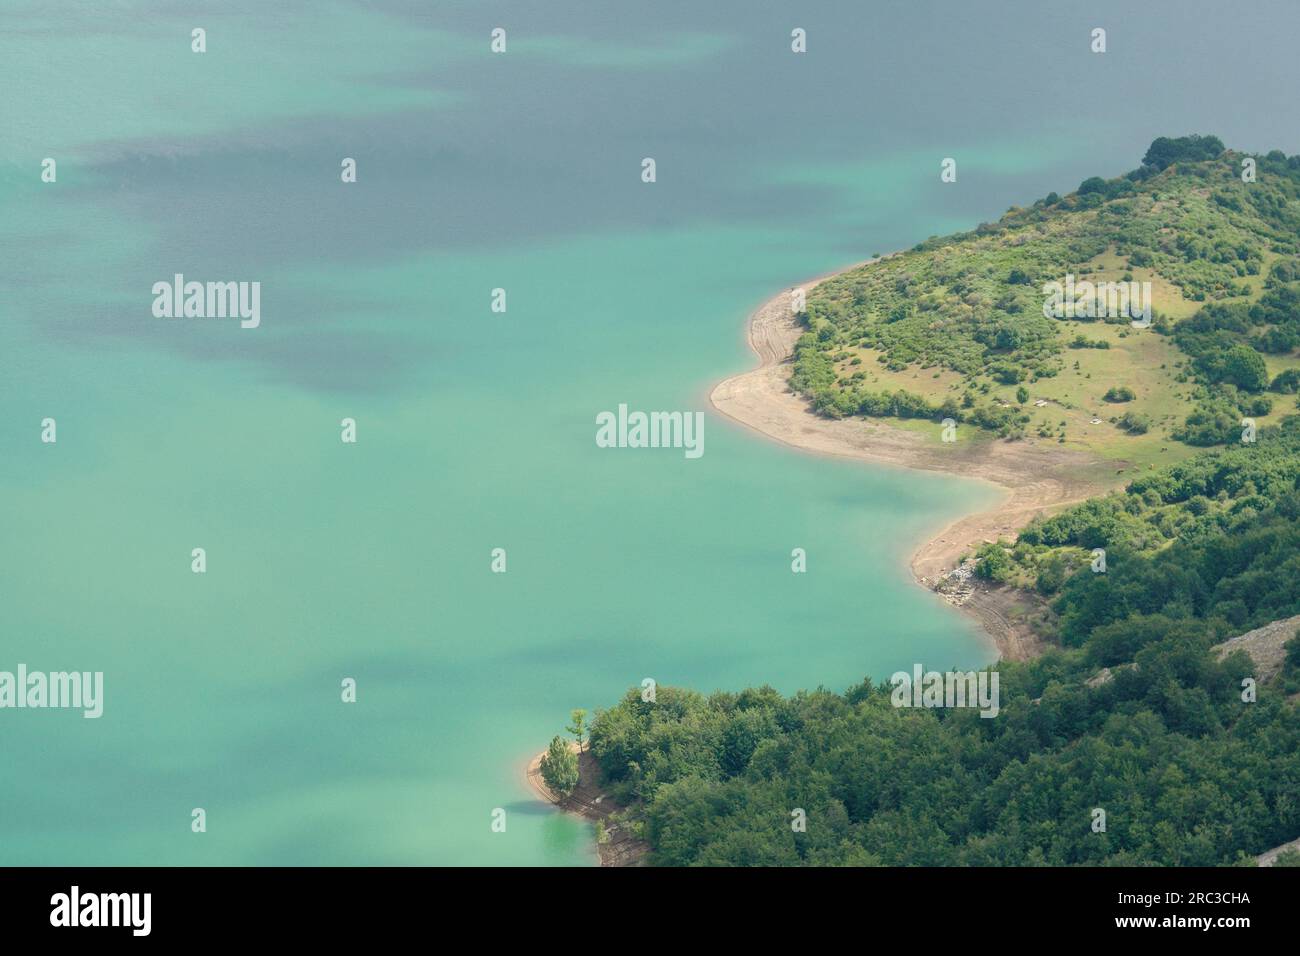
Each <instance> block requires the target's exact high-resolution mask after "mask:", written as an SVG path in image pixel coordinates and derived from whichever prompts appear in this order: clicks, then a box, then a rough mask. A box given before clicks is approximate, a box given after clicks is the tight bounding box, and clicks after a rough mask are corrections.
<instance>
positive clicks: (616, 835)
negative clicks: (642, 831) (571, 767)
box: [524, 741, 650, 866]
mask: <svg viewBox="0 0 1300 956" xmlns="http://www.w3.org/2000/svg"><path fill="white" fill-rule="evenodd" d="M569 750H570V751H574V752H577V751H578V744H577V743H576V742H575V741H570V742H569ZM544 756H546V751H545V750H543V751H542V752H541V753H539V754H538V755H537V756H536V757H534V758H533V759H532V760H531V761H529V763H528V766H527V767H526V768H525V769H524V779H525V780H526V781H527V782H528V786H529V787H531V788H532V790H533V792H534V793H535V794H537V796H538V797H540V798H541V799H542V800H545V801H546V802H547V803H553V804H555V805H556V806H557V807H559V808H560V809H561V810H563V811H564V812H566V813H572V814H574V815H575V816H579V817H583V818H584V819H587V820H591V821H592V822H593V823H594V822H596V821H598V820H599V821H603V822H604V823H605V827H606V830H605V832H606V835H607V839H606V840H605V842H604V843H598V844H597V845H596V853H597V855H598V856H599V858H600V865H601V866H643V865H644V863H645V855H646V853H648V852H649V850H650V847H649V845H648V844H647V843H645V842H644V841H643V840H639V839H637V838H636V837H635V836H633V835H632V834H631V833H630V832H629V831H628V830H627V829H626V828H625V827H624V826H621V825H620V824H618V823H615V822H613V821H611V820H610V817H612V816H613V815H614V814H615V813H618V812H619V811H621V810H622V809H623V808H622V807H621V806H620V805H619V804H618V803H616V802H615V801H614V800H613V799H611V798H610V797H608V796H606V795H605V794H604V793H602V792H601V789H602V788H601V787H600V786H599V785H598V784H597V783H596V781H597V780H598V779H599V777H600V772H599V770H598V768H597V766H596V758H595V757H593V756H592V754H591V751H590V750H584V751H582V752H580V753H578V786H577V787H575V788H574V791H573V793H571V794H569V795H568V796H567V797H562V796H560V795H559V794H558V793H555V792H554V791H552V790H551V788H550V787H548V786H547V785H546V782H545V781H544V780H542V758H543V757H544Z"/></svg>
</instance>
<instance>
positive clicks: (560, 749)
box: [541, 735, 578, 797]
mask: <svg viewBox="0 0 1300 956" xmlns="http://www.w3.org/2000/svg"><path fill="white" fill-rule="evenodd" d="M541 771H542V780H543V781H544V782H545V783H546V786H547V787H549V788H550V789H551V790H553V791H555V792H556V793H558V794H560V795H561V796H564V797H567V796H568V795H569V794H571V793H573V788H574V787H576V786H577V785H578V755H577V754H575V753H574V752H573V751H572V750H570V749H569V745H568V743H567V742H566V741H565V740H564V738H562V737H560V736H559V735H556V736H555V737H552V738H551V745H550V746H549V747H547V748H546V754H545V756H543V757H542V763H541Z"/></svg>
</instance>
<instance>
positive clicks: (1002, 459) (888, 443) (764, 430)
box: [709, 253, 1124, 660]
mask: <svg viewBox="0 0 1300 956" xmlns="http://www.w3.org/2000/svg"><path fill="white" fill-rule="evenodd" d="M893 255H898V253H891V254H890V255H889V256H881V257H879V258H875V259H868V260H865V261H863V262H857V263H854V264H853V265H849V266H845V267H844V268H842V269H838V270H836V271H834V272H829V273H826V274H824V275H820V276H817V277H815V278H813V279H809V280H808V281H806V282H803V283H801V284H799V285H797V286H792V287H790V288H788V289H785V290H783V291H782V292H779V293H778V294H777V295H775V296H773V297H772V298H770V299H768V300H767V301H765V302H763V303H761V304H760V305H759V306H758V307H757V308H756V309H754V310H753V311H752V312H751V313H750V314H749V317H748V319H747V320H746V324H745V330H746V331H745V338H746V342H747V343H748V345H749V348H750V351H752V352H753V353H754V354H755V355H756V356H757V357H758V362H759V364H758V366H757V367H756V368H753V369H750V370H749V371H747V372H742V373H740V374H739V375H733V376H731V377H730V378H726V379H724V380H722V381H721V382H719V383H718V384H716V385H715V386H714V387H713V388H712V389H711V390H710V393H709V402H710V403H711V404H712V405H713V408H714V410H715V411H717V412H718V413H719V414H721V415H722V416H724V417H725V418H728V419H730V420H732V421H733V422H736V423H738V424H740V425H742V426H744V427H746V428H748V429H750V430H751V431H755V432H758V433H759V434H760V435H763V436H764V437H766V438H768V439H771V440H773V441H776V442H779V443H781V444H783V445H786V446H788V447H790V448H794V449H797V450H799V451H803V452H809V453H812V454H818V455H828V456H832V457H837V458H852V459H855V460H858V461H867V462H871V463H872V464H875V465H886V466H890V467H896V468H905V469H911V470H920V471H931V472H937V473H940V474H947V475H955V476H957V477H961V478H974V479H977V480H980V481H984V482H986V483H988V484H992V485H994V486H995V487H997V488H998V489H999V490H1000V491H1001V492H1002V500H1001V501H999V502H998V503H997V504H996V505H994V506H993V507H992V508H990V509H989V510H987V511H981V512H978V513H975V514H969V515H965V516H963V517H960V518H957V519H956V520H954V521H950V522H949V523H948V524H946V525H944V526H943V527H942V528H939V529H937V530H936V531H935V533H934V534H933V535H931V536H930V537H929V538H928V539H926V540H925V541H924V542H923V543H922V544H921V545H920V547H919V548H917V550H916V551H915V552H914V553H913V555H912V557H911V559H910V560H909V563H908V564H909V568H910V570H911V572H912V578H913V580H914V581H915V582H916V583H917V584H919V585H921V586H922V587H924V588H925V589H926V590H928V591H930V592H932V593H935V594H937V595H938V596H939V597H940V598H941V599H943V600H944V602H945V603H947V604H950V605H951V606H953V607H956V608H957V609H958V610H960V611H962V612H963V613H965V614H966V615H967V616H968V617H971V618H973V619H974V620H975V621H976V622H978V623H979V625H980V627H981V629H982V630H983V631H984V633H985V634H987V635H988V636H989V637H990V638H991V640H992V642H993V645H994V647H995V648H996V650H997V652H998V655H999V657H1000V658H1002V659H1006V660H1028V659H1030V658H1033V657H1036V656H1037V655H1038V654H1040V653H1042V651H1043V645H1042V641H1041V640H1039V639H1038V638H1037V636H1036V635H1035V634H1034V633H1033V631H1032V630H1031V628H1030V627H1028V625H1027V623H1026V618H1027V617H1029V616H1032V615H1033V614H1035V613H1043V609H1044V605H1043V602H1041V601H1040V600H1038V598H1037V596H1036V595H1034V594H1031V593H1029V592H1024V591H1019V590H1016V589H1014V588H1007V587H989V586H986V585H984V584H983V583H981V582H972V586H971V587H969V588H966V589H962V593H960V594H959V595H948V594H943V593H941V592H939V591H936V590H935V587H934V585H935V584H936V583H937V582H938V581H939V580H941V579H942V578H943V576H944V575H945V574H946V573H947V572H948V571H950V570H952V569H953V568H954V567H955V566H956V564H957V559H958V558H959V557H960V556H961V555H962V554H963V553H967V552H969V551H971V550H973V548H974V547H978V546H979V544H981V543H982V542H984V541H994V540H997V539H998V538H1000V537H1001V538H1007V539H1011V540H1014V538H1015V537H1016V535H1017V534H1019V532H1020V529H1021V528H1023V527H1024V526H1025V525H1026V524H1027V523H1028V522H1029V520H1030V519H1031V518H1034V517H1036V516H1037V515H1041V514H1050V513H1052V512H1054V511H1058V510H1060V509H1062V508H1065V507H1068V506H1069V505H1072V504H1076V503H1078V502H1080V501H1084V500H1086V499H1088V498H1091V497H1094V496H1096V495H1099V494H1104V493H1105V492H1107V491H1110V490H1112V489H1113V488H1116V487H1119V486H1120V485H1121V484H1122V483H1123V482H1122V481H1117V480H1114V479H1115V475H1116V470H1117V469H1118V468H1120V467H1122V466H1123V465H1124V463H1123V462H1113V461H1104V460H1102V459H1099V458H1092V457H1090V456H1088V455H1086V454H1083V453H1081V452H1077V451H1069V450H1064V449H1060V448H1056V447H1050V448H1049V447H1044V446H1042V445H1039V444H1036V443H1033V442H1031V441H1028V440H1024V441H1016V442H1009V441H1005V440H1002V439H997V438H992V437H984V436H980V437H979V438H976V439H975V440H973V441H971V442H969V443H964V444H962V445H946V444H943V443H941V442H937V441H928V440H927V439H925V438H923V437H922V436H921V435H920V434H918V433H916V432H912V431H906V430H904V429H901V428H894V427H891V426H889V425H885V424H882V423H880V422H878V421H872V420H868V419H865V418H844V419H830V418H823V417H821V416H819V415H817V414H816V413H815V412H813V411H812V409H811V407H810V406H811V403H810V402H809V401H808V400H807V399H805V398H803V397H802V396H799V395H796V394H794V393H793V392H792V391H791V390H790V388H789V378H790V374H791V372H792V371H793V367H792V365H791V359H792V358H793V355H794V346H795V343H796V342H797V341H798V339H799V336H800V335H802V334H803V331H804V330H803V328H802V327H801V326H799V324H798V323H797V322H796V321H795V318H794V313H793V310H792V308H791V299H792V293H793V291H794V290H795V289H798V288H802V289H803V290H804V292H805V293H810V292H812V290H813V289H814V288H816V286H817V285H818V284H820V283H821V282H823V281H825V280H826V279H830V278H833V277H835V276H838V275H841V274H843V273H845V272H848V271H851V270H853V269H858V268H861V267H862V266H866V265H871V264H873V263H876V262H880V261H882V260H883V259H887V258H891V257H892V256H893ZM1106 471H1109V472H1110V480H1107V479H1106V478H1105V477H1103V475H1104V473H1105V472H1106Z"/></svg>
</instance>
